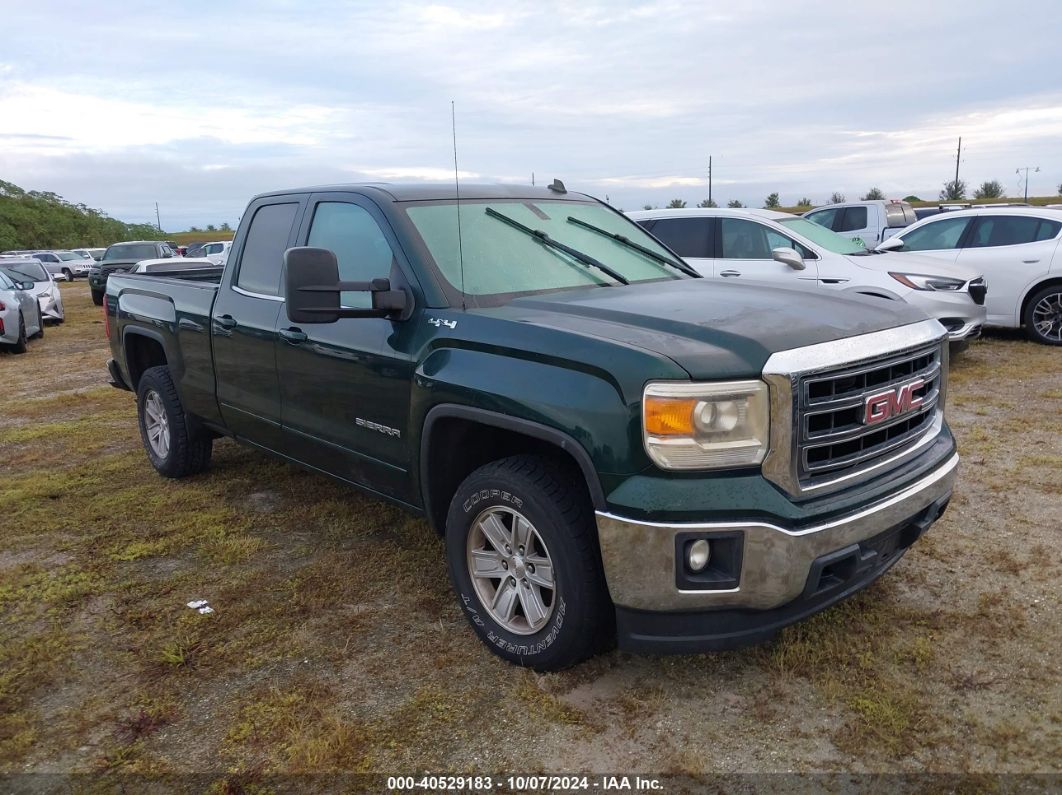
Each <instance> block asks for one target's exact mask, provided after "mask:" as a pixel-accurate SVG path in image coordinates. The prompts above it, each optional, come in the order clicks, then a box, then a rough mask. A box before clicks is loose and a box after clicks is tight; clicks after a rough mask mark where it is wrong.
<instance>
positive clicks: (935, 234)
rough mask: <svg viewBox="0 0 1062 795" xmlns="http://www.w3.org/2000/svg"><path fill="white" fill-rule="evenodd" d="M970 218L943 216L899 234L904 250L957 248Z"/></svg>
mask: <svg viewBox="0 0 1062 795" xmlns="http://www.w3.org/2000/svg"><path fill="white" fill-rule="evenodd" d="M970 220H971V219H970V218H943V219H941V220H940V221H932V222H930V223H928V224H926V225H925V226H920V227H919V228H918V229H913V230H911V231H910V232H908V233H907V234H905V235H901V236H900V239H901V240H903V250H904V251H943V250H945V249H949V248H958V247H959V239H960V238H961V237H962V233H963V232H964V231H966V227H967V225H968V224H969V223H970Z"/></svg>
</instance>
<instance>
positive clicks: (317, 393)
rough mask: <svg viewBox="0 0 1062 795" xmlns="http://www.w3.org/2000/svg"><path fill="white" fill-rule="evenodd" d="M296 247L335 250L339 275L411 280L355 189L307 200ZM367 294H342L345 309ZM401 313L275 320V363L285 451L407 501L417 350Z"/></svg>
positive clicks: (360, 303) (365, 303)
mask: <svg viewBox="0 0 1062 795" xmlns="http://www.w3.org/2000/svg"><path fill="white" fill-rule="evenodd" d="M298 239H299V241H300V242H299V245H304V246H314V247H318V248H327V249H330V250H331V251H333V252H335V255H336V259H337V260H338V262H339V278H340V280H341V281H361V282H364V281H371V280H372V279H374V278H379V277H388V278H390V279H391V283H392V285H394V286H397V285H401V284H408V281H407V279H406V277H405V273H406V272H407V271H405V270H403V267H402V265H400V263H399V257H400V256H401V253H400V252H401V249H400V248H399V247H398V244H397V240H396V239H395V237H394V234H393V232H392V231H391V229H390V226H389V224H388V223H387V221H386V220H385V219H384V218H383V216H382V214H380V211H379V210H378V209H377V208H376V207H375V206H374V205H373V204H372V202H370V201H368V200H366V199H365V198H363V197H361V196H358V195H354V194H342V193H329V194H315V195H313V196H311V197H310V207H309V211H308V212H307V213H306V218H305V219H304V221H303V224H302V229H301V230H300V233H299V238H298ZM371 300H372V299H371V296H370V294H369V293H357V292H345V293H342V294H341V297H340V301H341V304H342V305H343V306H347V307H354V308H366V309H367V308H370V307H371V305H372V303H371ZM407 325H408V324H406V323H403V322H401V321H397V320H391V319H388V318H379V317H361V318H340V319H339V320H337V321H336V322H334V323H303V324H301V325H299V324H296V323H293V322H291V321H290V320H289V319H288V317H287V313H286V311H285V310H284V309H282V310H281V312H280V316H279V317H278V319H277V369H278V371H279V372H280V373H281V379H280V404H281V422H282V424H283V428H284V452H285V453H286V454H287V455H289V456H291V457H292V458H294V459H296V460H297V461H301V462H303V463H305V464H308V465H310V466H312V467H314V468H316V469H320V470H323V471H325V472H328V473H329V474H331V475H335V476H337V477H340V478H342V479H344V480H347V481H350V482H352V483H356V484H358V485H361V486H364V487H366V488H369V489H371V490H373V491H377V492H380V493H382V494H386V495H388V496H390V497H394V498H396V499H400V500H404V501H411V500H412V499H413V495H412V494H410V491H409V490H410V485H409V484H410V483H411V480H412V479H411V478H409V477H408V470H409V466H410V449H409V427H408V426H409V396H410V386H411V384H412V379H413V373H412V367H413V365H412V357H411V356H410V354H409V353H408V351H407V350H406V348H405V345H404V344H403V342H402V341H403V340H404V339H406V337H407V336H408V335H407V334H405V333H404V332H405V330H406V329H405V326H407Z"/></svg>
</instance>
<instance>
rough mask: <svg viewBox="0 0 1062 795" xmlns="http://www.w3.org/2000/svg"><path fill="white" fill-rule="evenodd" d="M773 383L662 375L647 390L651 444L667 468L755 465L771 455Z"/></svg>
mask: <svg viewBox="0 0 1062 795" xmlns="http://www.w3.org/2000/svg"><path fill="white" fill-rule="evenodd" d="M769 415H770V408H769V400H768V396H767V385H766V384H765V383H763V382H762V381H730V382H720V383H704V384H691V383H688V382H664V381H657V382H655V383H651V384H649V385H647V386H646V388H645V393H644V395H643V396H642V434H643V437H644V440H645V450H646V452H647V453H648V454H649V457H650V458H652V459H653V461H654V463H656V465H657V466H659V467H662V468H663V469H718V468H720V467H737V466H752V465H755V464H759V463H760V462H762V461H763V459H764V456H766V455H767V445H768V439H769V430H770V418H769Z"/></svg>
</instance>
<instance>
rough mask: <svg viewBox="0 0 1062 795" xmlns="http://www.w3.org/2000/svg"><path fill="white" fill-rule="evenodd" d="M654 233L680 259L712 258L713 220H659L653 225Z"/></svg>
mask: <svg viewBox="0 0 1062 795" xmlns="http://www.w3.org/2000/svg"><path fill="white" fill-rule="evenodd" d="M652 233H653V235H655V236H656V237H657V238H658V239H660V240H662V241H663V242H664V243H665V244H666V245H667V246H668V248H670V249H672V250H673V251H674V252H675V253H676V254H678V255H679V256H680V257H693V258H695V259H710V258H711V256H712V219H711V218H703V217H702V218H659V219H657V220H656V222H655V223H653V230H652Z"/></svg>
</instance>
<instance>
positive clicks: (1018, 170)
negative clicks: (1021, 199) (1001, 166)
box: [1014, 166, 1040, 202]
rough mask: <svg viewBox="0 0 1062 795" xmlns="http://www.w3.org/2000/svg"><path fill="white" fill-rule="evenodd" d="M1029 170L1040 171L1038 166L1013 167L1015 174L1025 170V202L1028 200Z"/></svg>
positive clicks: (1035, 172)
mask: <svg viewBox="0 0 1062 795" xmlns="http://www.w3.org/2000/svg"><path fill="white" fill-rule="evenodd" d="M1030 170H1031V171H1032V173H1034V174H1037V173H1039V171H1040V167H1039V166H1023V167H1022V168H1019V169H1015V171H1014V173H1015V174H1020V173H1021V172H1023V171H1024V172H1025V201H1026V202H1028V201H1029V171H1030Z"/></svg>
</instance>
